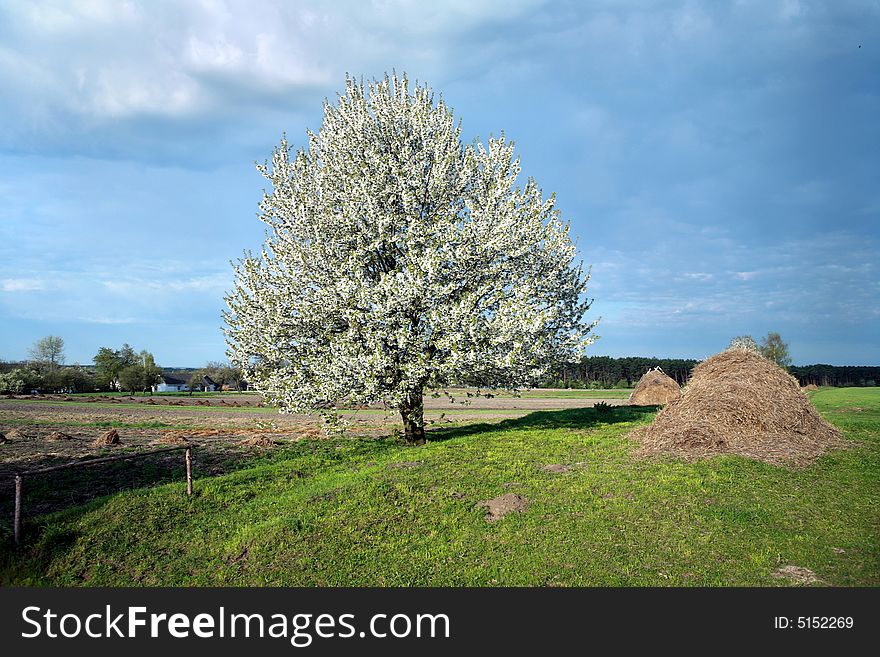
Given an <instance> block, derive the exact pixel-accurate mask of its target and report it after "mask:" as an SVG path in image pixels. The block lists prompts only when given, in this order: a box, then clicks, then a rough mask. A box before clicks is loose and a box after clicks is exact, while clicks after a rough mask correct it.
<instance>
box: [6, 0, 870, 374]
mask: <svg viewBox="0 0 880 657" xmlns="http://www.w3.org/2000/svg"><path fill="white" fill-rule="evenodd" d="M428 5H430V6H428ZM878 34H880V4H878V2H876V1H873V2H833V1H829V2H808V1H805V0H801V1H798V0H782V1H779V2H774V1H772V0H754V1H738V2H703V3H699V2H627V1H620V0H613V1H612V0H608V1H596V2H537V1H534V2H533V1H529V0H520V1H517V0H503V1H499V2H480V1H478V0H467V1H457V0H456V1H450V2H438V3H423V2H418V1H415V0H413V1H410V2H404V1H392V0H375V1H374V2H363V1H360V2H354V1H353V2H332V3H331V2H317V1H313V2H302V1H300V2H296V1H290V2H282V1H279V2H254V1H249V2H222V1H219V0H217V1H208V0H204V1H200V2H123V1H116V0H114V1H110V0H108V1H106V2H105V1H99V0H90V1H88V2H57V3H52V2H33V1H20V2H19V1H17V0H0V98H2V102H0V359H5V360H15V359H22V358H25V357H26V356H27V349H28V347H29V346H30V345H31V344H33V342H34V341H35V340H37V339H38V338H40V337H42V336H44V335H47V334H57V335H61V336H62V337H64V339H65V341H66V344H67V360H68V362H75V361H79V362H82V363H88V362H90V361H91V358H92V356H94V354H95V352H96V351H97V350H98V348H99V347H101V346H111V347H119V346H120V345H121V344H122V343H123V342H128V343H130V344H131V345H132V346H134V347H135V348H136V349H148V350H150V351H152V352H153V353H154V354H155V356H156V359H157V362H159V363H160V364H161V365H167V366H198V365H201V364H204V362H205V361H207V360H215V359H222V358H223V357H224V351H225V344H224V341H223V336H222V333H221V330H220V327H221V324H222V320H221V316H220V313H221V310H222V309H223V307H224V304H223V294H224V292H225V291H226V290H228V289H230V287H231V282H232V276H231V267H230V265H229V261H230V260H232V259H235V258H238V257H239V256H240V255H241V253H242V251H243V250H244V249H248V248H257V247H258V246H259V244H260V243H261V241H262V236H263V232H262V231H263V226H262V224H261V223H260V222H259V221H258V220H257V218H256V212H257V202H258V201H259V198H260V196H261V192H262V188H263V180H262V178H261V177H260V176H259V174H258V173H257V172H256V170H255V168H254V162H255V161H263V160H264V159H266V158H267V157H268V156H269V155H270V153H271V149H272V147H273V146H274V145H275V144H276V143H277V142H278V141H279V139H280V136H281V133H282V132H284V131H286V132H287V134H288V137H289V138H290V140H291V141H292V142H293V143H294V144H295V145H300V144H302V142H303V138H304V136H305V131H306V129H307V128H311V129H313V130H317V129H318V128H319V127H320V121H321V101H322V99H323V98H325V97H329V98H331V99H333V98H335V96H336V94H337V93H339V92H340V91H341V90H342V88H343V83H344V78H345V74H346V72H349V73H351V74H354V75H356V76H364V77H366V78H372V77H378V76H381V75H382V74H383V72H384V71H390V70H391V69H396V70H397V71H406V72H407V73H408V74H409V76H410V77H411V78H418V79H419V80H422V81H426V82H428V83H429V84H430V85H431V86H432V87H433V88H434V89H435V90H437V91H438V92H441V93H442V95H443V97H444V99H445V100H446V102H447V103H448V104H450V105H451V106H452V107H453V108H454V110H455V113H456V115H457V116H458V117H460V118H461V119H462V120H463V129H464V132H465V134H466V136H467V138H468V139H471V138H473V137H480V138H483V139H485V138H486V137H488V136H489V135H490V134H495V135H497V134H498V133H499V132H501V131H502V130H503V131H504V132H505V134H506V135H507V136H508V137H509V138H511V139H513V140H514V141H515V142H516V144H517V149H518V152H519V154H520V156H521V158H522V164H523V170H524V173H525V175H531V176H533V177H534V178H535V179H536V180H537V181H538V182H539V184H540V185H541V186H542V187H543V188H544V190H545V192H548V193H549V192H551V191H555V192H556V194H557V199H558V207H559V208H560V209H561V210H562V212H563V215H564V217H566V218H567V219H569V220H570V221H571V225H572V232H573V234H574V235H575V236H576V237H577V239H578V244H579V247H580V251H581V254H582V257H583V259H584V261H585V262H586V263H588V264H591V265H592V267H593V278H592V280H591V288H590V294H591V296H593V297H594V298H595V303H594V305H593V309H592V311H591V313H592V315H593V316H594V317H596V316H601V317H602V320H601V322H600V325H599V327H598V329H597V333H598V334H599V335H600V336H601V338H600V339H599V340H598V341H597V342H596V343H595V344H594V345H593V347H592V348H591V353H592V354H595V355H599V354H607V355H613V356H623V355H644V356H651V355H656V356H670V357H694V358H703V357H706V356H708V355H710V354H712V353H715V352H717V351H719V350H720V349H723V348H724V347H725V346H726V345H727V343H728V341H729V340H730V338H731V337H733V336H736V335H740V334H746V333H748V334H752V335H754V336H755V337H760V336H762V335H764V334H765V333H767V332H768V331H778V332H780V333H781V334H782V336H783V338H784V339H786V340H787V341H788V342H789V343H790V346H791V353H792V356H793V358H794V361H795V363H797V364H806V363H815V362H824V363H832V364H873V365H877V364H880V339H878V338H880V330H878V322H880V282H878V281H880V277H878V273H880V272H878V257H877V253H878V252H880V228H878V227H880V164H878V162H880V158H878V153H880V121H878V118H877V117H878V116H880V75H878V71H880V43H878V40H877V36H878Z"/></svg>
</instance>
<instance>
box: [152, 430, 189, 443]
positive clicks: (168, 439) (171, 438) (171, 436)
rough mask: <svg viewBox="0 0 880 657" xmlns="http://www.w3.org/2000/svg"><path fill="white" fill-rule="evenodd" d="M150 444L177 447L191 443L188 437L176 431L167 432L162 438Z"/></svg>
mask: <svg viewBox="0 0 880 657" xmlns="http://www.w3.org/2000/svg"><path fill="white" fill-rule="evenodd" d="M150 444H151V445H167V446H171V447H175V446H177V445H189V444H190V441H189V439H188V437H187V436H183V435H181V434H180V433H178V432H176V431H166V432H165V433H164V434H162V436H161V437H159V438H156V439H155V440H152V441H150Z"/></svg>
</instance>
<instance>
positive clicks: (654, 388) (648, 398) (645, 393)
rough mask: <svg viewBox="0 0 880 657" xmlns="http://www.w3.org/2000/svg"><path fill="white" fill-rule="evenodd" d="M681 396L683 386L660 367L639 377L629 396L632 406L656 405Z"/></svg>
mask: <svg viewBox="0 0 880 657" xmlns="http://www.w3.org/2000/svg"><path fill="white" fill-rule="evenodd" d="M679 397H681V388H679V387H678V383H676V382H675V379H672V378H671V377H668V376H666V375H665V374H664V373H663V370H661V369H660V368H659V367H655V368H654V369H652V370H648V371H647V372H645V374H644V375H643V376H642V378H641V379H639V382H638V383H637V384H636V387H635V388H634V389H633V391H632V394H631V395H630V396H629V403H630V405H631V406H656V405H657V404H668V403H669V402H671V401H673V400H675V399H678V398H679Z"/></svg>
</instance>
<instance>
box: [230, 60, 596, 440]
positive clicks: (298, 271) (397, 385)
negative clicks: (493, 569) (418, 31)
mask: <svg viewBox="0 0 880 657" xmlns="http://www.w3.org/2000/svg"><path fill="white" fill-rule="evenodd" d="M258 169H259V170H260V172H261V173H262V174H263V176H265V178H266V179H267V180H268V181H269V182H270V183H271V191H270V192H266V193H264V196H263V200H262V202H261V203H260V210H261V216H260V219H261V220H262V221H263V222H264V223H265V224H266V225H267V226H268V230H267V231H266V235H267V237H266V242H265V244H264V245H263V247H262V250H261V253H260V254H259V255H254V254H252V253H250V252H247V253H246V254H245V257H244V258H243V259H241V260H240V261H239V262H238V263H237V264H236V265H235V274H236V280H235V287H234V290H233V291H232V292H231V293H230V294H228V295H227V297H226V301H227V305H228V306H229V310H228V311H226V312H225V313H224V317H225V321H226V324H227V326H226V328H225V332H226V336H227V342H228V344H229V347H230V350H229V356H230V359H231V360H232V362H233V363H234V364H235V365H236V366H237V367H240V368H241V369H242V371H243V374H244V377H245V378H246V379H247V381H248V383H249V384H250V385H251V386H252V387H254V388H255V389H257V390H259V391H260V392H262V393H263V394H264V395H265V396H266V397H267V398H268V399H269V400H270V401H271V402H272V403H275V404H277V405H279V406H280V408H281V410H282V411H289V412H311V411H318V412H320V413H322V414H323V415H324V417H325V418H326V419H327V420H329V421H330V422H331V423H332V422H333V421H335V420H337V419H338V418H337V416H336V408H337V407H338V406H339V405H341V404H355V403H359V404H370V403H376V402H384V403H385V404H387V405H389V406H390V407H391V408H393V409H395V410H397V411H399V412H400V414H401V418H402V420H403V424H404V429H405V437H406V439H407V440H409V441H419V440H421V439H423V438H424V426H425V420H424V413H423V391H424V390H425V389H426V388H435V387H444V386H448V385H452V384H461V385H475V386H479V387H489V388H505V389H516V388H518V387H522V386H526V385H530V384H532V383H534V382H535V381H536V380H537V379H539V378H541V377H543V376H544V375H545V374H546V372H547V371H548V368H549V367H550V366H551V365H552V364H553V363H554V362H558V361H560V360H571V359H574V358H577V357H578V356H580V354H581V353H582V352H583V348H584V347H585V346H586V345H587V344H588V343H589V342H591V341H592V337H591V336H589V335H588V333H589V332H590V329H591V328H592V327H593V325H594V322H593V323H590V322H586V321H585V319H584V315H585V313H586V311H587V309H588V308H589V305H590V302H589V301H588V300H587V299H586V298H585V297H584V292H585V289H586V284H587V281H588V279H589V274H588V272H587V271H584V270H583V268H582V266H581V265H580V264H579V263H576V262H575V252H576V248H575V245H574V244H573V242H572V240H571V239H570V237H569V234H568V224H567V223H563V222H562V220H561V219H560V217H559V212H558V210H557V209H556V208H555V207H554V197H553V196H550V197H549V198H543V197H542V194H541V190H540V189H539V188H538V186H537V184H536V183H535V181H534V180H531V179H529V180H528V181H527V182H526V184H525V186H524V187H522V188H519V187H515V186H514V184H515V180H516V178H517V175H518V174H519V172H520V164H519V160H518V159H517V158H515V157H514V152H513V145H512V143H511V142H509V141H507V140H505V138H504V136H503V135H502V136H501V137H500V138H498V139H489V141H488V144H486V145H483V144H482V143H479V142H476V141H475V142H474V143H473V144H471V145H465V144H463V143H462V141H461V128H460V124H457V123H456V122H455V120H454V118H453V113H452V110H451V109H450V108H449V107H448V106H447V105H446V104H444V102H443V100H442V99H437V100H436V102H435V98H434V95H433V92H432V91H431V89H430V88H429V87H428V86H427V85H424V86H419V85H415V87H414V88H412V89H411V88H410V85H409V82H408V80H407V78H406V76H405V75H404V76H397V75H393V76H390V77H389V76H387V75H386V76H385V77H384V79H382V80H378V81H373V82H371V83H369V84H368V85H366V86H365V85H364V84H363V83H358V82H356V81H355V80H353V79H350V78H349V79H347V80H346V90H345V94H344V95H342V96H341V97H340V98H339V100H338V102H337V103H336V104H331V103H330V102H329V101H325V103H324V123H323V126H322V128H321V130H320V131H319V132H318V133H317V134H315V133H312V132H309V133H308V147H307V148H304V149H302V150H299V151H297V152H295V153H293V152H292V149H291V147H290V145H289V143H288V141H287V140H286V138H282V140H281V144H280V146H279V147H277V148H276V149H275V150H274V153H273V156H272V162H271V164H269V163H268V162H267V163H266V164H264V165H262V166H258Z"/></svg>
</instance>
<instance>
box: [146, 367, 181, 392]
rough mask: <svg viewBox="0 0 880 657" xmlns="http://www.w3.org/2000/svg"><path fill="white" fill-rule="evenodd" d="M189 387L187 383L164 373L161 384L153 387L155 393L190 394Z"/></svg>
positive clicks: (160, 376)
mask: <svg viewBox="0 0 880 657" xmlns="http://www.w3.org/2000/svg"><path fill="white" fill-rule="evenodd" d="M188 391H189V385H188V384H187V382H186V381H184V380H183V379H181V378H178V377H176V376H172V375H171V374H165V373H164V372H163V373H162V374H160V375H159V383H157V384H155V385H153V392H188Z"/></svg>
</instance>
